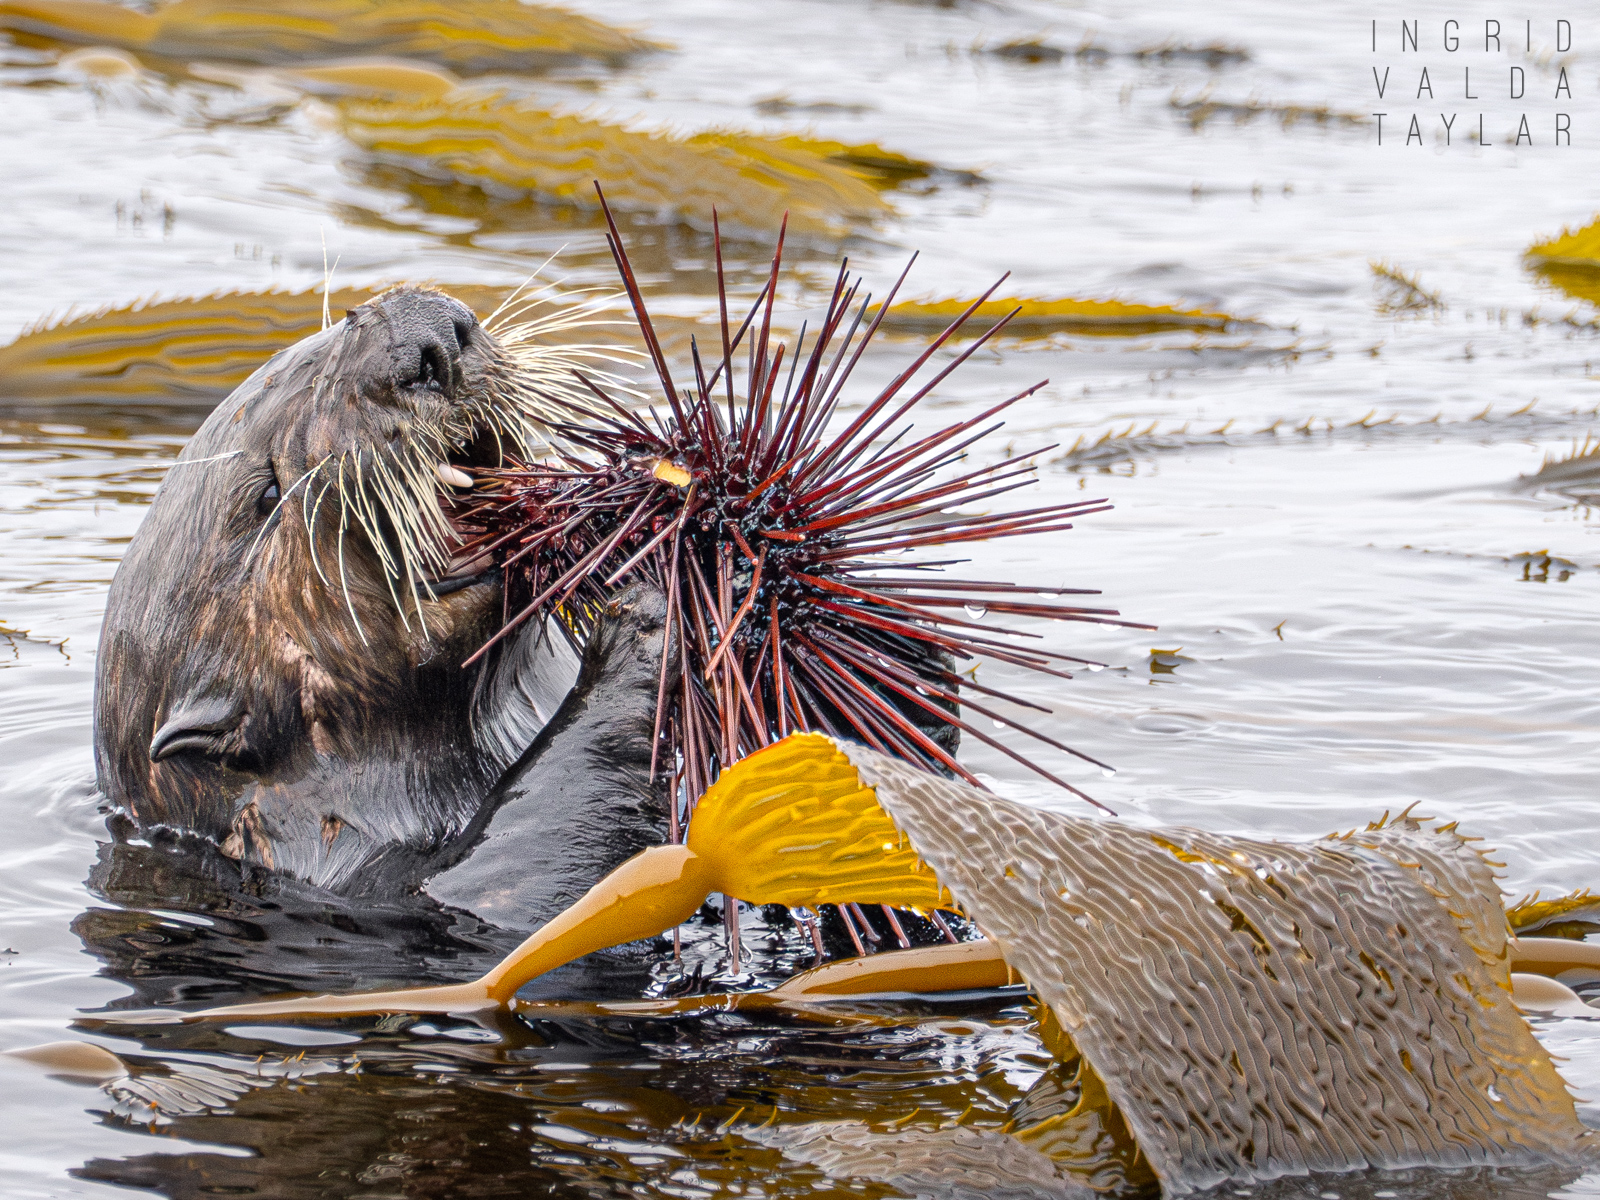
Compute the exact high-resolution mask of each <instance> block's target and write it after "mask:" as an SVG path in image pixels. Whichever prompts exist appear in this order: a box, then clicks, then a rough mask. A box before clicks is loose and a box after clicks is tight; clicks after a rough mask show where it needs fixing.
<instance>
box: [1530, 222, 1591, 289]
mask: <svg viewBox="0 0 1600 1200" xmlns="http://www.w3.org/2000/svg"><path fill="white" fill-rule="evenodd" d="M1524 257H1525V259H1526V261H1527V263H1528V265H1529V266H1530V267H1532V268H1533V269H1534V270H1535V271H1537V272H1538V273H1539V275H1540V276H1541V277H1542V278H1543V279H1544V280H1546V281H1547V282H1548V283H1551V284H1553V285H1554V286H1556V287H1558V288H1560V289H1561V290H1562V291H1563V292H1565V293H1567V295H1569V296H1571V297H1573V298H1574V299H1576V300H1586V301H1588V302H1589V303H1590V304H1595V305H1600V217H1597V218H1596V219H1595V220H1593V221H1591V222H1589V224H1587V225H1585V226H1583V227H1581V228H1579V229H1563V230H1562V231H1561V235H1560V236H1559V237H1553V238H1550V239H1549V240H1548V241H1543V242H1535V243H1534V244H1533V245H1532V246H1529V247H1528V251H1527V254H1526V255H1525V256H1524Z"/></svg>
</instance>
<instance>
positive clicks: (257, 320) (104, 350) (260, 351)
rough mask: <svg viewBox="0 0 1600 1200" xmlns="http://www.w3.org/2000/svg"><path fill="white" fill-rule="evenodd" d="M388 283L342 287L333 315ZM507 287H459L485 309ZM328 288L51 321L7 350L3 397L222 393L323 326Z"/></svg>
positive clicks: (201, 396) (0, 362) (225, 296)
mask: <svg viewBox="0 0 1600 1200" xmlns="http://www.w3.org/2000/svg"><path fill="white" fill-rule="evenodd" d="M384 290H386V289H385V288H382V287H378V288H341V289H338V290H336V291H334V292H333V293H332V294H331V295H330V296H329V297H328V307H329V310H330V313H331V315H332V317H333V319H334V320H338V319H339V318H340V317H342V316H343V315H344V313H345V311H346V310H347V309H351V308H355V307H356V306H357V305H360V304H363V303H365V302H366V301H368V300H370V299H372V298H373V297H374V296H376V295H379V294H380V293H382V292H383V291H384ZM509 290H510V289H509V288H489V287H481V286H476V285H473V286H467V287H453V288H451V289H450V291H451V293H452V294H453V295H455V296H456V297H457V298H458V299H460V300H462V301H463V302H465V303H466V304H467V305H468V306H469V307H471V308H473V309H474V310H476V311H477V312H478V313H479V315H480V316H481V315H487V314H488V313H489V312H492V311H493V310H494V308H495V307H496V306H497V305H498V304H499V303H500V301H501V300H502V299H503V298H504V297H505V295H506V293H507V292H508V291H509ZM322 309H323V295H322V291H321V289H320V288H319V289H308V290H306V291H301V292H227V293H220V294H217V295H211V296H201V297H196V298H193V299H182V300H159V301H150V302H135V303H133V304H126V305H122V306H121V307H118V308H108V309H100V310H97V311H94V312H89V313H84V314H80V315H71V314H69V315H68V316H66V317H64V318H62V319H60V320H58V321H54V322H44V323H41V324H39V325H36V326H34V327H33V328H31V329H28V330H25V331H24V332H23V333H22V334H21V335H20V336H19V337H18V338H17V340H16V341H14V342H12V343H11V344H10V345H8V346H4V347H0V399H5V400H24V401H63V400H72V401H128V400H145V401H152V402H159V401H170V402H176V403H182V402H193V401H198V400H216V399H218V398H220V397H222V396H225V395H227V394H228V393H229V392H230V391H232V390H233V389H234V388H235V387H237V386H238V385H239V384H240V383H242V382H244V380H245V379H246V378H248V377H249V375H250V373H251V372H252V371H254V370H255V369H256V368H257V367H259V366H260V365H261V364H262V363H263V362H265V361H266V360H267V359H268V358H270V357H271V356H272V355H273V354H275V353H277V352H278V351H279V350H282V349H283V348H284V347H286V346H291V345H293V344H294V343H295V342H297V341H299V340H300V339H301V338H303V337H306V336H307V335H309V334H313V333H315V332H316V331H317V330H318V329H320V328H321V327H322Z"/></svg>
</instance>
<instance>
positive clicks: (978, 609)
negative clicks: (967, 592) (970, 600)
mask: <svg viewBox="0 0 1600 1200" xmlns="http://www.w3.org/2000/svg"><path fill="white" fill-rule="evenodd" d="M964 607H965V608H966V610H967V616H969V617H971V618H972V619H973V620H974V621H981V620H983V618H984V617H987V616H988V615H989V610H988V609H987V608H985V607H984V606H983V605H982V604H968V605H965V606H964Z"/></svg>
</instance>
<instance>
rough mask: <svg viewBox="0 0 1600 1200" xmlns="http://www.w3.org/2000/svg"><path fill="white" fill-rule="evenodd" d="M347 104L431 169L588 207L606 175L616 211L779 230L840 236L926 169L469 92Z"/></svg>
mask: <svg viewBox="0 0 1600 1200" xmlns="http://www.w3.org/2000/svg"><path fill="white" fill-rule="evenodd" d="M340 113H341V119H342V127H343V130H344V133H345V135H346V136H347V137H349V138H350V139H351V141H353V142H355V144H356V145H357V146H360V147H361V148H362V149H363V150H365V151H366V152H368V153H369V154H371V155H372V156H373V157H374V158H376V159H379V160H381V161H387V162H396V163H399V164H401V165H404V166H408V167H411V168H413V169H415V170H418V171H421V172H423V173H426V174H432V175H435V176H440V175H442V176H446V177H449V178H453V179H457V180H460V181H462V182H466V183H472V184H476V185H478V186H480V187H483V188H485V189H488V190H490V191H496V190H498V191H505V190H511V191H515V192H526V193H530V194H533V195H535V196H538V197H540V198H541V199H545V200H549V201H553V202H556V203H561V204H574V205H578V206H580V207H583V208H591V209H592V208H594V207H596V200H595V192H594V183H595V181H596V180H599V181H600V183H601V184H602V185H603V186H604V187H605V189H606V196H607V198H608V199H609V200H610V202H611V203H612V204H613V205H614V206H615V207H616V208H618V209H619V210H627V211H635V212H639V211H643V212H651V213H659V214H662V215H670V216H672V217H674V218H676V219H678V220H697V219H701V218H703V216H704V214H707V213H709V212H710V211H711V209H712V208H713V206H714V207H716V209H717V210H718V212H719V213H720V214H721V215H722V218H723V220H724V221H729V222H736V223H738V224H739V225H742V226H744V227H746V228H749V229H775V228H777V226H778V224H779V223H780V222H781V221H782V220H783V218H784V215H785V214H786V213H787V214H788V219H789V228H790V229H791V230H795V231H798V232H802V233H808V234H823V235H828V236H839V235H843V234H845V233H848V232H849V231H851V230H852V229H855V228H858V227H860V226H862V225H864V224H869V223H871V222H872V221H873V220H875V219H876V218H878V217H881V216H883V215H885V214H887V212H888V211H889V209H888V206H887V205H886V204H885V203H884V201H883V200H882V199H881V198H880V197H879V195H878V187H877V186H874V183H877V184H880V185H881V183H882V182H883V181H884V179H885V176H886V174H888V173H892V171H893V170H904V171H910V170H914V169H915V170H920V169H921V168H922V165H921V164H915V163H913V160H910V159H902V158H900V157H899V156H890V155H888V153H887V152H885V151H883V150H881V149H880V148H879V147H876V146H860V147H848V146H843V145H841V144H838V143H828V142H815V141H811V140H808V139H804V138H798V137H787V138H785V137H761V136H757V135H754V134H740V133H733V132H727V131H713V132H708V133H702V134H698V135H696V136H694V137H687V138H685V137H679V136H676V135H674V134H668V133H660V132H655V133H650V132H640V131H635V130H630V129H625V128H623V127H622V126H621V125H616V124H611V123H609V122H605V121H601V120H597V119H595V118H592V117H581V116H573V115H567V114H560V113H554V112H550V111H547V110H545V109H542V108H539V107H538V106H536V105H535V104H533V103H531V102H529V101H526V100H519V99H515V98H510V97H504V96H495V95H487V96H486V95H482V94H476V93H468V92H464V93H457V94H454V95H452V96H448V97H445V98H443V99H441V100H439V101H436V102H421V103H414V104H409V103H385V102H359V101H350V102H346V103H344V104H342V105H341V106H340ZM867 164H877V165H875V166H870V167H869V166H868V165H867ZM869 177H875V178H874V183H869V182H868V178H869Z"/></svg>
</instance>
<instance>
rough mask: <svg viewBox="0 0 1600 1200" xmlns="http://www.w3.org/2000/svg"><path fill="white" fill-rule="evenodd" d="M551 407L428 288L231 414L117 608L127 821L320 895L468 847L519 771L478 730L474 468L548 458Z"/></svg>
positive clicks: (155, 514) (369, 315) (100, 763)
mask: <svg viewBox="0 0 1600 1200" xmlns="http://www.w3.org/2000/svg"><path fill="white" fill-rule="evenodd" d="M509 340H510V339H508V341H509ZM538 405H539V397H538V395H537V394H536V392H535V391H534V390H533V389H532V388H531V386H530V377H529V373H528V371H527V370H526V369H525V368H524V366H523V363H522V362H521V361H520V360H519V359H518V358H517V357H514V356H513V354H512V353H511V352H510V351H509V350H508V349H507V348H506V347H505V346H503V345H502V344H501V343H499V342H497V341H496V339H495V338H494V337H493V336H492V335H491V334H490V333H488V332H487V331H486V330H485V329H484V327H483V326H482V325H480V324H479V322H478V320H477V319H476V317H475V316H474V315H473V313H472V312H471V310H470V309H468V308H467V307H466V306H465V305H463V304H461V303H460V302H459V301H457V300H454V299H452V298H451V297H449V296H447V295H445V294H443V293H441V292H438V291H433V290H430V289H424V288H412V287H408V288H401V289H397V290H395V291H391V292H388V293H386V294H385V295H383V296H381V297H379V298H377V299H375V300H373V301H371V302H369V303H367V304H364V305H362V306H361V307H360V308H357V309H355V310H354V311H352V312H350V313H349V314H348V315H347V316H346V318H345V319H344V320H343V321H340V322H339V323H338V324H336V325H333V326H332V327H331V328H328V329H325V330H323V331H322V332H321V333H319V334H316V335H314V336H312V337H309V338H307V339H305V340H304V341H302V342H300V343H299V344H298V345H295V346H293V347H291V348H289V349H287V350H284V351H282V352H281V353H279V354H277V355H276V356H274V357H273V358H272V359H271V360H270V361H268V362H267V363H266V364H265V365H264V366H263V367H262V368H261V369H260V370H258V371H257V372H256V373H255V374H254V375H253V376H251V377H250V379H248V380H247V381H246V382H245V383H244V384H242V385H241V386H240V387H239V389H238V390H237V391H235V392H234V393H233V395H232V396H230V397H229V398H228V399H227V400H225V401H224V402H223V403H222V404H221V405H219V406H218V408H217V409H216V410H215V411H214V412H213V413H212V414H211V415H210V417H209V418H208V419H207V420H206V422H205V423H204V424H203V425H202V426H201V428H200V430H199V432H198V433H197V434H196V435H195V437H194V438H193V439H192V440H191V441H190V443H189V445H188V446H187V447H186V448H185V450H184V452H183V454H182V455H181V456H180V457H179V459H178V460H177V461H176V463H174V465H173V466H172V468H171V469H170V470H169V472H168V474H167V477H166V480H165V481H164V482H163V484H162V486H161V488H160V490H159V492H158V493H157V495H156V498H155V501H154V503H153V505H152V506H151V509H150V512H149V514H148V515H147V516H146V518H145V520H144V523H143V524H142V526H141V527H140V529H139V531H138V533H137V534H136V536H135V537H134V539H133V542H132V544H131V545H130V546H129V548H128V551H127V554H126V555H125V557H124V558H123V561H122V564H121V566H120V568H119V569H118V571H117V575H116V578H115V580H114V582H113V583H112V587H111V592H110V596H109V598H108V601H107V610H106V617H105V625H104V630H103V633H102V639H101V645H100V658H99V663H98V674H97V680H96V762H97V768H98V774H99V782H100V786H101V788H102V790H104V791H105V793H106V794H107V795H108V796H109V797H110V799H111V800H112V802H113V803H114V804H115V805H117V806H118V807H119V808H120V809H122V810H123V811H125V812H126V813H128V814H129V815H130V816H131V817H132V819H133V820H134V822H135V823H136V824H137V825H138V826H139V827H140V828H141V829H146V830H149V829H152V828H155V827H163V826H164V827H170V828H179V829H184V830H190V831H194V832H198V833H200V834H202V835H205V836H208V837H211V838H214V839H215V840H216V841H217V842H218V843H219V844H221V845H222V846H223V849H224V852H225V853H229V854H231V855H233V856H235V857H243V858H247V859H248V858H254V859H257V860H260V861H263V862H265V863H267V864H269V865H275V866H279V867H286V868H288V869H290V870H293V871H295V872H296V873H299V874H301V875H304V876H306V877H308V878H311V879H313V880H316V881H319V882H330V881H333V879H334V877H336V876H338V875H339V874H340V873H341V872H343V873H345V874H348V873H349V872H350V871H351V870H353V869H355V868H356V866H358V865H359V864H360V863H361V862H363V861H365V860H366V859H367V858H369V857H370V855H371V853H372V852H373V848H374V847H375V846H380V845H385V844H392V843H412V844H417V845H420V844H423V843H428V842H431V841H436V840H437V839H439V838H441V837H444V836H447V835H448V833H449V832H450V830H451V828H453V827H458V826H459V825H460V823H461V821H462V820H463V818H464V817H465V816H466V815H469V811H468V810H469V809H470V808H471V806H472V804H473V802H474V801H475V800H476V798H477V797H480V796H481V795H482V793H483V791H484V790H485V788H486V786H487V784H488V783H489V782H492V780H493V778H494V775H495V774H496V772H497V771H498V769H499V768H500V767H502V766H503V765H504V763H503V762H501V761H498V760H499V759H500V758H503V757H504V753H503V750H504V748H503V747H502V752H497V751H496V750H495V749H494V747H492V746H488V745H486V744H485V739H484V737H483V735H482V731H481V730H479V729H477V728H476V726H477V725H478V724H479V723H480V720H481V718H482V715H483V714H482V712H481V706H482V698H483V696H484V695H486V694H488V693H490V692H492V691H493V690H494V689H493V688H489V687H487V686H486V683H487V681H486V679H485V678H484V676H483V674H482V672H481V671H480V670H479V669H478V668H473V669H471V670H463V669H462V664H463V661H464V659H466V658H467V657H468V656H469V655H471V654H472V652H473V651H474V650H476V649H477V648H478V647H479V646H481V645H482V644H483V642H484V640H485V639H486V638H487V637H488V636H490V635H491V634H492V633H493V632H494V631H495V630H496V629H497V628H498V627H499V625H500V622H501V619H502V615H503V614H502V603H503V601H502V595H501V588H500V584H499V580H498V576H497V573H496V572H495V571H494V570H493V569H492V568H491V567H490V564H489V561H488V558H487V556H486V555H483V554H481V553H476V552H473V551H471V550H469V549H467V548H465V540H466V539H465V537H464V535H463V534H462V533H461V532H460V530H459V527H458V524H457V522H458V521H459V518H460V513H461V512H462V510H463V509H464V508H465V507H466V503H465V502H466V501H468V500H470V493H471V487H472V480H471V478H470V477H469V476H468V475H467V474H466V472H465V470H464V468H468V467H473V466H490V465H495V464H498V463H499V461H500V455H501V453H502V452H516V453H519V454H524V455H525V454H527V453H529V451H530V450H531V449H532V448H533V444H534V443H535V442H536V441H537V434H536V432H535V429H536V421H535V414H536V410H537V407H538ZM484 669H485V670H489V671H493V670H494V669H495V668H494V667H493V666H490V667H488V668H484ZM475 703H476V707H475ZM490 740H493V739H490ZM501 740H502V741H504V740H505V739H504V738H502V739H501ZM347 834H348V835H349V836H346V835H347ZM341 845H342V846H344V847H345V849H344V851H342V852H341V851H340V850H339V847H340V846H341ZM286 860H292V861H286ZM334 860H337V861H334Z"/></svg>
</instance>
